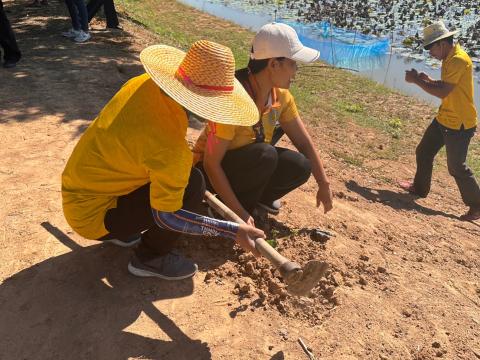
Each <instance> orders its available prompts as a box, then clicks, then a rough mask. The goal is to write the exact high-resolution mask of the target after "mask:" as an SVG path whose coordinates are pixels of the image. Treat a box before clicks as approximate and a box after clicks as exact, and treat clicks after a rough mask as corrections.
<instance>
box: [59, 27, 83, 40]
mask: <svg viewBox="0 0 480 360" xmlns="http://www.w3.org/2000/svg"><path fill="white" fill-rule="evenodd" d="M80 31H81V30H75V29H73V28H72V29H70V30H68V31H64V32H62V36H65V37H66V38H69V39H73V38H76V37H77V36H78V35H79V34H80Z"/></svg>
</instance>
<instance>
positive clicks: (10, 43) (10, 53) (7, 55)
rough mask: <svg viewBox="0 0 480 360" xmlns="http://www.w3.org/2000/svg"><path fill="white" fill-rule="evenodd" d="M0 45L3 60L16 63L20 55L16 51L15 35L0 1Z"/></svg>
mask: <svg viewBox="0 0 480 360" xmlns="http://www.w3.org/2000/svg"><path fill="white" fill-rule="evenodd" d="M0 45H1V46H2V48H3V59H4V60H5V61H15V62H17V61H18V60H20V58H21V56H22V54H21V53H20V50H19V49H18V45H17V41H16V40H15V35H14V33H13V30H12V27H11V26H10V22H9V21H8V19H7V15H6V14H5V10H4V9H3V3H2V0H0Z"/></svg>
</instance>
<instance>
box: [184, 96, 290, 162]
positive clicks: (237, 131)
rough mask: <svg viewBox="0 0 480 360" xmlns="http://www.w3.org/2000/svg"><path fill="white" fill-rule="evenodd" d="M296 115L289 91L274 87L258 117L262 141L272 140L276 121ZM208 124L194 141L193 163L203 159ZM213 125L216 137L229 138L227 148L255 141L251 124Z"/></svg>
mask: <svg viewBox="0 0 480 360" xmlns="http://www.w3.org/2000/svg"><path fill="white" fill-rule="evenodd" d="M297 117H299V114H298V110H297V106H296V104H295V100H294V98H293V96H292V94H291V93H290V91H288V90H286V89H278V88H274V89H273V91H272V94H271V96H270V100H269V104H268V105H267V107H266V109H265V111H264V112H263V114H262V115H261V118H260V119H261V123H262V126H263V133H264V136H265V138H264V142H267V143H269V142H270V141H271V140H272V135H273V130H274V128H275V124H276V122H277V121H278V122H279V123H280V125H282V124H286V123H288V122H290V121H292V120H294V119H295V118H297ZM210 126H211V125H210V124H209V125H207V126H206V127H205V129H203V131H202V133H201V134H200V136H199V137H198V139H197V142H196V143H195V146H194V148H193V153H194V163H197V162H199V161H202V160H203V154H204V152H205V147H206V146H207V137H208V134H209V132H210V131H212V129H211V128H210ZM214 126H215V136H216V137H218V138H220V139H224V140H230V143H229V144H228V150H233V149H237V148H240V147H242V146H245V145H248V144H252V143H254V142H255V141H256V135H255V131H254V127H253V126H235V125H226V124H218V123H216V124H215V125H214Z"/></svg>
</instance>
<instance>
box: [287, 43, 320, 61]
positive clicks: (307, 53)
mask: <svg viewBox="0 0 480 360" xmlns="http://www.w3.org/2000/svg"><path fill="white" fill-rule="evenodd" d="M319 57H320V51H318V50H315V49H312V48H309V47H306V46H304V47H303V48H302V49H301V50H299V51H297V52H296V53H295V54H293V56H292V57H291V59H292V60H295V61H298V62H301V63H306V64H308V63H311V62H314V61H316V60H318V58H319Z"/></svg>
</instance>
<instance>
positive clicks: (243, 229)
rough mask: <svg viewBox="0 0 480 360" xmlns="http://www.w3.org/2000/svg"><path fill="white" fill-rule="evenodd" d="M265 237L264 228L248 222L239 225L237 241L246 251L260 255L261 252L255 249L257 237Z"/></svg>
mask: <svg viewBox="0 0 480 360" xmlns="http://www.w3.org/2000/svg"><path fill="white" fill-rule="evenodd" d="M258 238H262V239H265V233H264V232H263V230H260V229H257V228H256V227H253V226H251V225H248V224H241V225H240V226H239V227H238V231H237V238H236V239H235V241H236V242H237V244H238V245H240V246H241V247H242V249H243V250H245V251H250V252H252V253H253V255H255V256H260V253H259V252H258V251H257V249H255V239H258Z"/></svg>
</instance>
